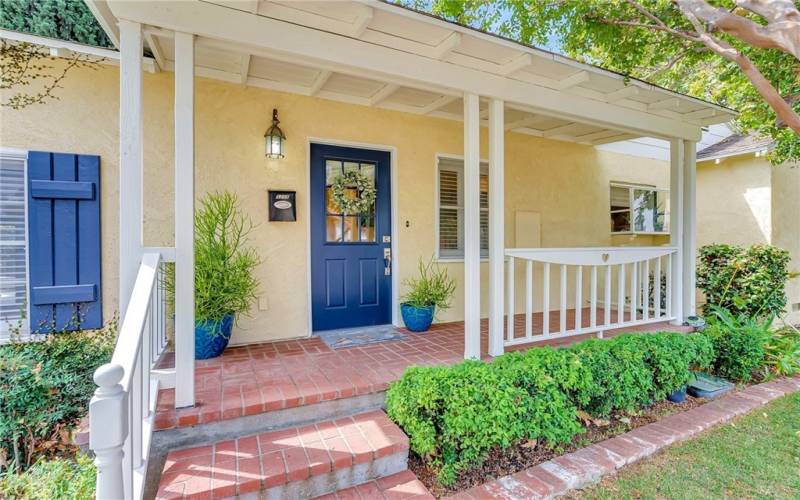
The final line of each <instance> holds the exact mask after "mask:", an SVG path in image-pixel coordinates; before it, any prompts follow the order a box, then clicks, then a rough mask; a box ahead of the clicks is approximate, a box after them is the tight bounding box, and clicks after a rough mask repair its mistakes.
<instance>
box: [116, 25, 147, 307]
mask: <svg viewBox="0 0 800 500" xmlns="http://www.w3.org/2000/svg"><path fill="white" fill-rule="evenodd" d="M119 37H120V42H119V51H120V58H119V315H120V318H119V319H120V322H122V320H123V318H124V317H125V311H126V309H127V308H128V302H129V301H130V298H131V293H132V292H133V283H134V282H135V281H136V273H137V272H138V270H139V263H140V260H141V256H142V227H143V218H142V165H143V163H142V143H143V137H144V133H143V125H142V25H141V24H139V23H134V22H131V21H127V20H125V19H120V20H119Z"/></svg>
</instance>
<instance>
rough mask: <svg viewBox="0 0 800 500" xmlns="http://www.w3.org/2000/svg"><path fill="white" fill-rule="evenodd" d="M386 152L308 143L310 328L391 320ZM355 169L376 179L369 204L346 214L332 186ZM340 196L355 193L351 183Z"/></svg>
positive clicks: (387, 155)
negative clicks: (336, 198) (337, 179)
mask: <svg viewBox="0 0 800 500" xmlns="http://www.w3.org/2000/svg"><path fill="white" fill-rule="evenodd" d="M389 168H390V162H389V153H388V152H385V151H372V150H368V149H357V148H345V147H338V146H326V145H321V144H312V145H311V308H312V328H313V329H314V330H315V331H317V330H331V329H335V328H347V327H355V326H365V325H382V324H387V323H390V322H391V319H392V317H391V314H392V313H391V311H392V309H391V302H392V297H391V294H392V286H391V246H392V245H391V234H392V228H391V222H392V219H391V199H390V193H391V189H390V179H391V175H390V172H389ZM353 170H357V171H359V172H360V173H361V174H362V175H363V176H365V177H367V178H368V179H371V180H372V181H373V182H374V183H375V188H376V193H377V194H376V196H375V203H374V205H373V206H372V207H371V208H370V209H368V210H365V211H363V212H361V213H358V214H351V213H345V212H344V211H343V210H342V208H341V207H339V206H338V204H337V203H336V201H335V199H334V197H333V190H332V188H331V185H332V184H333V181H334V180H335V179H336V178H337V177H338V176H340V175H343V174H344V173H345V172H349V171H353ZM345 195H346V196H349V197H355V196H359V193H358V191H357V189H356V188H355V186H353V187H350V188H347V189H346V191H345Z"/></svg>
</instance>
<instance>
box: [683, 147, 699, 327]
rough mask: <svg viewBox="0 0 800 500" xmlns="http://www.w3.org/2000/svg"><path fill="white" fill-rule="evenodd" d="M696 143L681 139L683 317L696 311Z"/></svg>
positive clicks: (692, 314)
mask: <svg viewBox="0 0 800 500" xmlns="http://www.w3.org/2000/svg"><path fill="white" fill-rule="evenodd" d="M696 148H697V144H696V143H695V142H692V141H683V317H684V318H687V317H689V316H694V315H695V314H696V313H697V304H696V303H697V297H696V292H695V287H696V276H697V267H696V263H697V246H696V238H695V234H696V222H697V189H696V185H697V151H696Z"/></svg>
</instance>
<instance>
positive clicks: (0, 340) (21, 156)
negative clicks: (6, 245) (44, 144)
mask: <svg viewBox="0 0 800 500" xmlns="http://www.w3.org/2000/svg"><path fill="white" fill-rule="evenodd" d="M0 158H3V159H9V160H18V161H22V175H23V210H24V213H25V222H24V224H25V231H24V234H25V243H24V245H25V317H24V318H23V319H22V325H21V329H20V335H21V337H22V339H23V340H24V339H27V338H28V337H29V336H30V332H31V329H30V317H31V300H30V299H31V280H30V277H31V272H30V236H29V224H30V218H29V213H28V151H27V150H24V149H15V148H7V147H0ZM12 324H13V323H12ZM10 333H11V332H10V329H9V322H8V321H6V320H5V318H0V345H2V344H4V343H7V342H8V341H9V340H10Z"/></svg>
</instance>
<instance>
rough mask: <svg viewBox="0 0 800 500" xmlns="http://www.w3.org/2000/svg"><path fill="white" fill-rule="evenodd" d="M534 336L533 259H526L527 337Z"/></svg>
mask: <svg viewBox="0 0 800 500" xmlns="http://www.w3.org/2000/svg"><path fill="white" fill-rule="evenodd" d="M532 336H533V261H532V260H530V259H526V260H525V338H527V339H530V338H531V337H532Z"/></svg>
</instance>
